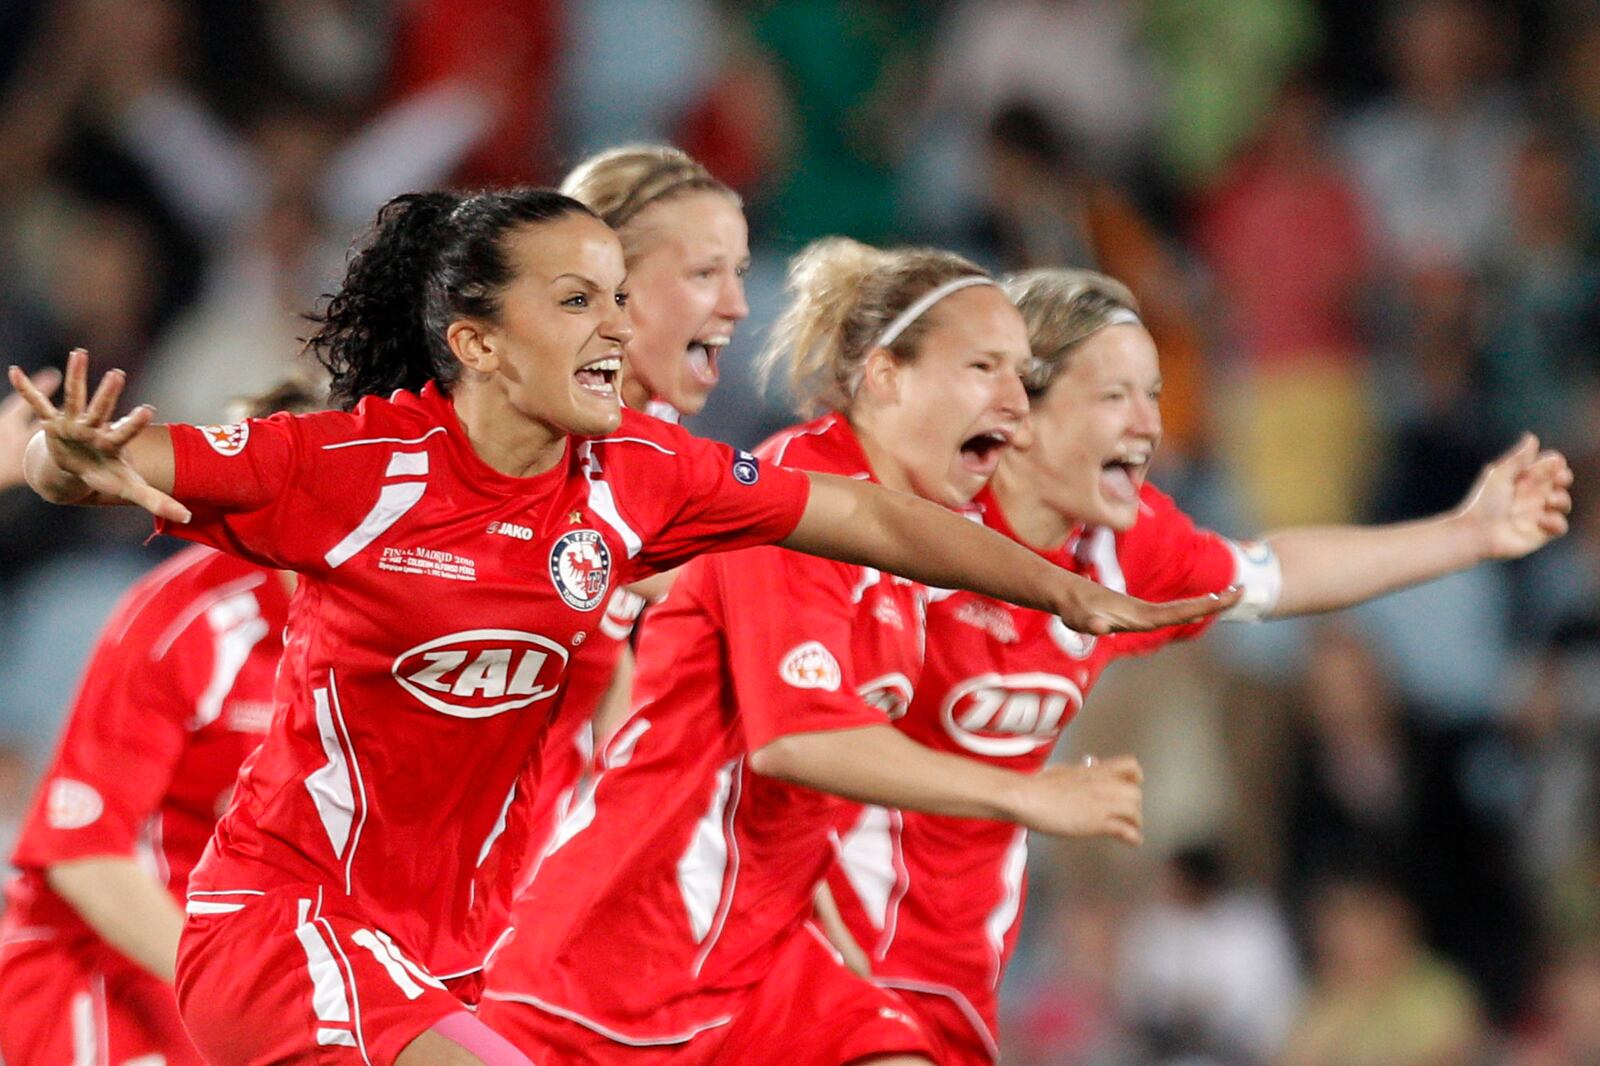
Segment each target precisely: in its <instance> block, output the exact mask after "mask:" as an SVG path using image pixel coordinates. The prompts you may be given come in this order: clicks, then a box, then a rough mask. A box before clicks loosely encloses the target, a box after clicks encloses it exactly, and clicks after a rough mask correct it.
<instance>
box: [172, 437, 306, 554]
mask: <svg viewBox="0 0 1600 1066" xmlns="http://www.w3.org/2000/svg"><path fill="white" fill-rule="evenodd" d="M168 428H169V429H170V431H171V434H172V459H173V491H172V495H173V497H174V498H175V499H176V500H178V501H179V502H180V503H182V504H184V505H185V506H187V507H188V508H189V510H190V511H191V512H192V514H193V516H194V518H193V520H192V521H190V522H189V523H187V524H178V523H175V522H168V521H165V520H158V522H157V527H156V528H157V529H158V530H160V531H161V532H162V533H170V534H172V535H173V536H175V537H180V538H182V539H184V540H190V541H194V542H196V543H199V544H207V545H210V546H211V547H213V548H220V549H221V550H223V551H226V552H229V553H230V554H233V555H237V556H241V557H242V558H245V559H249V560H251V561H252V562H257V563H262V564H265V565H268V566H278V567H290V566H292V562H291V556H292V555H293V552H292V551H291V550H289V546H288V545H287V544H285V543H284V538H283V537H282V535H281V534H282V531H283V530H284V529H285V528H287V527H288V525H289V524H290V523H292V522H293V519H294V510H295V506H294V505H295V503H296V501H297V500H298V499H300V498H302V494H300V493H297V492H295V491H293V489H294V484H295V475H296V472H297V471H298V470H300V469H301V467H302V466H303V461H302V458H301V456H302V454H303V441H302V437H303V434H302V432H301V427H300V425H299V422H298V420H297V419H295V418H294V417H293V416H290V415H274V416H273V417H271V418H261V419H249V420H247V421H244V422H239V423H236V424H234V425H230V426H186V425H174V426H170V427H168Z"/></svg>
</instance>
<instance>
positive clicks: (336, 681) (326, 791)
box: [164, 386, 809, 975]
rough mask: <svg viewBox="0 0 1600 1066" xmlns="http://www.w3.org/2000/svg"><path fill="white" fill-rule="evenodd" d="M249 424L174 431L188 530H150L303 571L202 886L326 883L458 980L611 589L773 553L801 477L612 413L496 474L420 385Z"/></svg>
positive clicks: (791, 517) (792, 515) (522, 828)
mask: <svg viewBox="0 0 1600 1066" xmlns="http://www.w3.org/2000/svg"><path fill="white" fill-rule="evenodd" d="M247 425H248V432H244V431H242V430H238V429H227V430H222V431H213V432H211V433H205V432H202V431H200V430H197V429H194V428H192V427H175V428H174V430H173V442H174V452H175V457H176V488H175V491H174V495H175V496H176V497H177V498H178V499H180V500H182V501H184V502H185V503H187V504H189V505H190V506H191V509H192V510H193V511H194V513H195V521H194V522H193V523H192V524H191V525H187V526H168V527H164V528H166V529H167V531H169V532H172V533H175V534H177V535H180V536H184V537H188V538H191V539H195V540H200V541H205V542H209V543H213V544H217V545H221V546H226V547H228V548H229V549H230V550H233V551H235V552H238V553H239V554H242V555H245V556H247V557H250V558H254V559H257V560H260V561H263V562H268V563H272V564H276V565H281V566H286V567H289V568H292V569H297V570H299V571H300V573H301V583H300V588H299V592H298V594H297V598H296V604H295V610H294V612H293V615H292V617H291V619H290V623H289V627H288V638H287V642H286V651H285V655H284V659H283V666H282V669H281V673H280V678H279V684H278V689H277V719H276V720H275V727H274V729H273V731H272V733H271V734H269V736H268V737H267V739H266V741H265V743H264V744H263V745H262V748H261V750H260V752H259V753H258V755H257V757H256V758H255V759H253V760H252V761H251V763H250V764H249V766H247V767H246V771H245V773H244V774H243V775H242V776H241V778H240V782H239V787H238V790H237V793H236V795H235V798H234V802H233V805H232V806H231V807H230V808H229V810H228V813H227V814H226V815H225V816H224V818H223V820H222V821H221V823H220V824H219V825H218V829H217V837H216V839H215V841H214V842H213V846H212V848H211V849H210V850H209V851H208V852H207V853H206V858H205V859H204V860H202V862H201V865H200V867H199V868H198V869H197V870H196V873H195V877H194V882H195V885H194V886H192V887H198V888H202V889H207V890H233V889H266V888H271V887H273V886H275V885H282V884H299V883H314V884H318V885H322V886H324V887H326V888H327V889H329V890H330V891H337V892H340V893H344V894H349V895H352V896H355V897H357V898H359V899H361V901H362V908H363V912H364V913H365V914H366V915H367V916H369V917H370V918H371V920H372V921H374V922H376V923H377V924H378V925H379V926H380V927H382V928H383V929H384V930H385V931H386V932H387V933H388V934H389V935H391V936H393V937H394V938H395V940H396V941H397V942H399V943H401V944H403V945H404V947H405V950H406V951H407V952H409V953H410V954H411V955H412V956H413V957H414V958H416V959H417V960H419V962H421V963H422V965H424V966H426V967H428V968H429V969H430V970H431V971H432V972H434V973H438V974H441V975H459V974H463V973H468V972H472V971H473V970H475V969H477V968H478V967H479V966H481V964H482V961H483V957H484V953H485V951H486V950H487V948H488V946H489V944H490V943H491V942H492V941H493V939H494V938H495V937H497V936H498V935H499V934H500V932H501V931H502V930H503V928H504V922H505V915H506V911H507V908H508V905H509V897H510V893H511V889H512V887H513V884H514V880H515V878H516V875H517V870H518V867H519V865H520V864H521V863H522V861H523V859H524V856H525V855H526V853H527V852H526V848H527V846H528V841H529V833H530V827H529V824H528V822H529V811H528V807H529V803H528V800H529V789H528V787H527V785H528V783H527V782H524V783H523V788H521V789H516V788H515V787H514V786H516V785H517V783H518V780H519V777H520V776H521V775H522V773H523V771H524V768H525V766H526V764H527V763H528V760H529V756H530V755H531V754H532V753H533V752H534V751H535V750H536V748H537V745H538V744H539V742H540V740H541V738H542V737H543V735H544V732H545V728H546V726H547V724H548V722H549V718H550V715H551V713H552V708H553V706H554V699H553V698H554V697H555V696H556V694H557V693H558V692H559V691H560V688H561V686H562V684H563V681H564V674H565V668H566V666H567V664H568V660H569V659H570V658H571V656H572V651H571V649H574V648H579V647H581V645H582V644H583V643H584V642H585V641H586V640H587V638H588V637H589V636H590V635H591V634H592V633H593V632H594V630H595V628H596V627H597V625H598V624H599V622H600V619H601V616H602V611H601V610H600V605H601V604H602V603H603V602H604V598H605V596H606V594H607V593H608V592H609V590H610V589H611V588H614V587H617V586H621V585H623V584H625V583H627V582H628V581H631V580H634V579H636V578H638V577H640V576H643V575H644V574H647V573H650V572H652V571H653V570H655V569H657V568H667V567H671V566H674V565H677V564H678V563H679V562H681V561H682V560H683V559H684V558H686V557H688V556H690V555H693V554H695V553H697V552H701V551H709V550H715V549H721V548H731V547H739V546H743V545H747V544H751V543H764V542H768V541H772V540H776V539H779V538H781V537H783V536H786V535H787V534H788V533H789V532H790V531H791V530H792V529H793V528H794V526H795V524H796V523H797V522H798V520H799V516H800V513H801V511H802V510H803V508H804V505H805V501H806V498H807V494H808V491H809V486H808V483H807V482H806V480H805V479H804V477H803V476H802V475H799V474H796V473H793V472H790V471H784V470H779V469H776V468H771V467H766V468H763V469H762V470H761V471H760V476H759V477H757V478H755V479H753V483H752V484H744V483H742V482H741V481H740V480H739V479H738V478H737V477H736V476H735V470H736V468H737V469H740V470H742V469H744V467H743V465H742V464H743V460H740V459H738V457H737V456H736V455H735V454H734V452H733V451H732V450H731V449H729V448H727V447H725V446H722V445H718V444H713V443H711V442H708V441H703V440H699V439H697V438H695V437H692V436H690V435H689V434H688V433H687V432H685V431H683V430H681V429H678V428H677V427H675V426H669V425H666V424H664V423H662V422H659V421H657V420H655V419H651V418H647V417H644V416H642V415H638V414H635V413H633V412H627V411H625V412H623V421H622V424H621V427H620V428H619V429H618V430H617V432H615V433H613V434H611V435H610V436H607V437H604V438H598V439H594V440H578V439H574V440H570V441H569V442H568V447H567V451H566V454H565V456H564V457H563V459H562V460H561V461H560V462H559V463H558V464H557V465H556V466H555V467H554V468H552V469H551V470H549V471H547V472H545V473H543V474H540V475H538V476H535V477H531V478H513V477H508V476H506V475H503V474H501V473H498V472H497V471H495V470H493V469H491V468H490V467H488V466H487V465H486V464H484V463H483V462H482V461H481V460H480V459H479V458H478V456H477V454H476V453H475V452H474V450H473V448H472V445H471V443H470V442H469V441H468V440H467V439H466V436H465V433H464V431H463V430H462V428H461V425H460V423H459V421H458V420H457V418H456V416H455V412H454V409H453V407H452V406H451V404H450V401H449V400H448V398H447V397H445V396H443V395H441V394H439V393H438V392H437V391H436V390H435V389H434V388H433V387H432V386H429V387H428V388H426V389H424V390H423V392H422V393H421V394H420V395H413V394H410V393H405V392H399V393H396V394H395V396H394V397H393V398H392V399H389V400H384V399H379V398H373V397H369V398H368V399H366V400H365V401H363V402H362V404H361V405H360V407H358V408H357V410H356V411H355V412H353V413H346V412H324V413H318V414H311V415H304V416H277V417H274V418H271V419H266V420H260V421H253V422H250V423H248V424H247ZM518 801H520V802H518Z"/></svg>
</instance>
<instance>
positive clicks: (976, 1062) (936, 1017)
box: [895, 986, 1000, 1066]
mask: <svg viewBox="0 0 1600 1066" xmlns="http://www.w3.org/2000/svg"><path fill="white" fill-rule="evenodd" d="M895 991H896V992H899V993H900V995H901V996H902V997H903V998H904V999H905V1001H906V1003H908V1004H910V1006H911V1010H912V1013H914V1014H915V1015H916V1016H917V1020H918V1021H920V1022H921V1023H922V1028H923V1029H924V1030H925V1031H926V1032H927V1033H928V1035H929V1036H930V1037H932V1038H933V1041H934V1046H935V1048H936V1049H937V1051H938V1056H937V1059H938V1062H939V1066H994V1064H995V1063H996V1062H998V1061H999V1060H1000V1051H999V1048H997V1047H996V1046H995V1044H994V1043H993V1038H992V1037H991V1036H990V1033H989V1027H988V1026H987V1025H985V1024H984V1022H983V1019H982V1018H980V1017H979V1016H978V1014H977V1012H976V1010H974V1009H973V1007H972V1005H971V1004H970V1003H966V1002H964V1001H960V1000H957V999H955V998H954V997H952V996H949V995H946V994H943V993H940V992H932V991H919V990H916V989H910V988H904V987H900V986H896V988H895Z"/></svg>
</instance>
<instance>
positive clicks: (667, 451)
mask: <svg viewBox="0 0 1600 1066" xmlns="http://www.w3.org/2000/svg"><path fill="white" fill-rule="evenodd" d="M591 443H594V444H643V445H644V446H645V447H646V448H654V449H655V450H656V451H658V452H660V453H661V454H662V455H677V454H678V453H677V452H675V451H673V450H672V449H671V448H663V447H662V446H661V445H659V444H657V443H656V442H655V441H653V440H645V439H644V438H643V437H596V438H595V439H594V440H593V441H592V442H591Z"/></svg>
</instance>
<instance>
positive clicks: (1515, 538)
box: [1456, 433, 1572, 559]
mask: <svg viewBox="0 0 1600 1066" xmlns="http://www.w3.org/2000/svg"><path fill="white" fill-rule="evenodd" d="M1571 488H1572V468H1571V467H1570V466H1568V465H1567V459H1566V456H1564V455H1562V454H1561V453H1560V452H1557V451H1542V452H1541V451H1540V450H1539V438H1537V437H1535V436H1534V435H1533V434H1532V433H1524V434H1523V435H1522V439H1521V440H1519V441H1517V443H1516V445H1515V446H1513V447H1512V448H1511V450H1510V451H1508V452H1506V453H1505V454H1504V455H1502V456H1501V457H1500V458H1498V459H1496V460H1495V461H1494V462H1492V463H1490V464H1489V465H1488V466H1485V467H1484V468H1483V472H1482V473H1481V474H1479V475H1478V480H1477V481H1476V482H1474V483H1473V486H1472V491H1470V492H1468V493H1467V498H1466V500H1465V501H1463V502H1462V504H1461V506H1460V507H1459V508H1457V510H1456V514H1457V515H1458V516H1459V517H1460V518H1462V519H1464V520H1466V521H1469V522H1471V523H1472V524H1473V525H1474V526H1476V527H1477V530H1478V535H1479V537H1480V539H1481V543H1482V548H1481V551H1482V554H1483V557H1484V558H1485V559H1520V558H1521V557H1522V556H1524V555H1527V554H1529V553H1530V552H1534V551H1537V550H1538V549H1540V548H1542V547H1544V546H1545V545H1546V544H1548V543H1549V542H1550V541H1552V540H1554V539H1555V538H1556V537H1559V536H1561V535H1562V534H1563V533H1565V532H1566V531H1567V515H1569V514H1570V513H1571V512H1572V493H1571V491H1570V490H1571Z"/></svg>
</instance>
